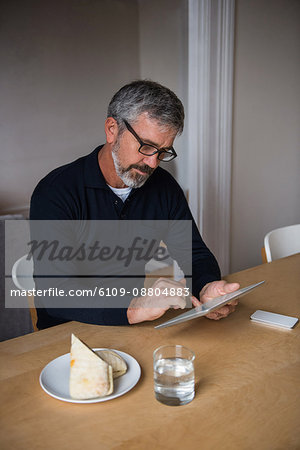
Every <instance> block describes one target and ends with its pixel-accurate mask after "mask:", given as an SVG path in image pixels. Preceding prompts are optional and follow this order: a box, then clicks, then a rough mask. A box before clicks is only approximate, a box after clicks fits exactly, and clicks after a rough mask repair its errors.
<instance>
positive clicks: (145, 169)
mask: <svg viewBox="0 0 300 450" xmlns="http://www.w3.org/2000/svg"><path fill="white" fill-rule="evenodd" d="M130 169H138V170H141V171H142V172H145V173H146V174H147V175H151V174H152V173H153V172H154V170H155V169H152V167H149V166H147V165H146V164H143V165H138V164H131V165H130V166H128V167H127V169H126V172H128V171H129V170H130Z"/></svg>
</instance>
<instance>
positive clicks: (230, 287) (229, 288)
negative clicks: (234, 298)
mask: <svg viewBox="0 0 300 450" xmlns="http://www.w3.org/2000/svg"><path fill="white" fill-rule="evenodd" d="M239 287H240V285H239V283H225V284H224V285H223V291H224V294H229V293H230V292H234V291H237V290H238V289H239Z"/></svg>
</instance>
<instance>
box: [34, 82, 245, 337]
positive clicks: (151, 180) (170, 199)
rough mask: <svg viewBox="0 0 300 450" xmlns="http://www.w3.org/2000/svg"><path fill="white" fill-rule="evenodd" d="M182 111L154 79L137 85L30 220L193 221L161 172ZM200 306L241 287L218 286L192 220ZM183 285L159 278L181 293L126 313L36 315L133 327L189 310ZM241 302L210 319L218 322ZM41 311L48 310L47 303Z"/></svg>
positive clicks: (135, 304) (43, 319)
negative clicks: (99, 139) (101, 139)
mask: <svg viewBox="0 0 300 450" xmlns="http://www.w3.org/2000/svg"><path fill="white" fill-rule="evenodd" d="M183 123H184V109H183V106H182V103H181V102H180V100H179V99H178V98H177V97H176V95H175V94H174V93H173V92H172V91H170V90H169V89H167V88H166V87H164V86H161V85H160V84H158V83H154V82H152V81H142V80H141V81H134V82H132V83H130V84H128V85H126V86H124V87H122V88H121V89H120V90H119V91H118V92H117V93H116V94H115V95H114V97H113V98H112V100H111V102H110V104H109V107H108V113H107V119H106V121H105V134H106V143H105V144H104V145H103V146H99V147H97V148H96V149H95V150H94V151H93V152H92V153H91V154H90V155H88V156H85V157H83V158H80V159H78V160H76V161H74V162H73V163H70V164H67V165H66V166H63V167H60V168H58V169H56V170H54V171H52V172H51V173H50V174H48V175H47V176H46V177H45V178H44V179H43V180H42V181H41V182H40V183H39V184H38V186H37V187H36V189H35V191H34V193H33V196H32V200H31V213H30V218H31V219H32V220H38V219H39V220H54V219H56V220H192V216H191V213H190V210H189V207H188V205H187V202H186V200H185V197H184V195H183V192H182V190H181V188H180V187H179V185H178V184H177V183H176V181H175V180H174V178H173V177H172V176H171V175H170V174H169V173H168V172H167V171H165V170H164V169H162V168H161V167H159V166H160V163H161V161H163V162H166V163H167V162H168V161H171V160H172V159H174V158H175V157H176V156H177V154H176V152H175V150H174V148H173V143H174V140H175V137H176V136H177V135H178V134H180V133H181V132H182V130H183ZM192 241H193V242H192V243H193V250H192V262H193V275H192V277H193V294H194V295H193V296H192V297H191V301H192V303H193V305H194V306H197V305H199V304H200V302H206V301H208V300H209V299H211V298H214V297H218V296H219V295H223V294H226V293H229V292H232V291H235V290H236V289H238V288H239V285H238V284H237V283H226V282H225V281H222V280H220V271H219V267H218V264H217V262H216V260H215V258H214V256H213V255H212V253H211V252H210V251H209V250H208V248H207V247H206V245H205V244H204V242H203V241H202V239H201V236H200V234H199V232H198V230H197V228H196V226H195V223H194V221H193V236H192ZM182 283H184V282H183V281H182V282H181V283H180V282H176V281H173V280H170V279H164V278H163V279H160V280H157V281H156V282H155V285H154V287H158V288H159V289H160V291H161V292H163V291H165V290H166V289H167V290H168V289H171V288H175V289H177V290H178V291H176V292H178V295H172V296H168V295H161V296H158V295H150V294H149V295H144V296H136V297H133V298H132V299H131V301H130V303H129V304H128V307H126V308H108V309H105V310H103V309H100V308H99V310H98V311H97V310H95V309H93V310H89V309H85V310H81V309H78V308H77V309H72V308H64V309H61V308H57V309H54V310H53V309H51V308H49V309H47V310H45V309H44V308H41V309H40V310H39V309H38V315H39V321H38V327H39V328H44V327H47V326H50V325H54V324H57V323H61V322H64V321H66V320H79V321H84V322H89V323H98V324H105V325H121V324H135V323H138V322H142V321H146V320H154V319H157V318H159V317H161V316H162V315H163V314H164V313H165V312H166V311H167V310H168V309H169V308H170V307H174V308H184V307H185V305H186V301H185V298H184V296H182V295H181V294H180V292H181V291H180V289H179V287H182ZM236 304H237V302H236V301H234V302H232V303H231V304H228V305H226V306H223V307H222V308H220V309H219V310H217V311H214V312H212V313H210V314H209V315H208V316H207V317H209V318H210V319H215V320H219V319H220V318H223V317H226V316H227V315H228V314H229V313H230V312H232V311H234V309H235V306H236ZM41 306H43V305H41Z"/></svg>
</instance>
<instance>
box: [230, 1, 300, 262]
mask: <svg viewBox="0 0 300 450" xmlns="http://www.w3.org/2000/svg"><path fill="white" fill-rule="evenodd" d="M236 6H237V10H236V53H235V84H234V90H235V98H234V126H233V140H234V145H233V178H232V233H231V240H232V241H231V271H236V270H241V269H243V268H245V267H250V266H253V265H256V264H260V262H261V257H260V249H261V247H262V245H263V237H264V235H265V234H266V233H267V232H268V231H270V230H272V229H274V228H277V227H281V226H285V225H291V224H293V223H299V222H300V201H299V199H300V179H299V173H300V170H299V169H300V152H299V129H300V127H299V124H300V90H299V80H300V60H299V43H300V33H299V24H300V20H299V19H300V2H299V1H298V0H272V1H269V0H251V1H249V0H238V1H237V5H236Z"/></svg>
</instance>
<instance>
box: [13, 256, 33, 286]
mask: <svg viewBox="0 0 300 450" xmlns="http://www.w3.org/2000/svg"><path fill="white" fill-rule="evenodd" d="M11 276H12V279H13V282H14V283H15V285H16V286H17V288H19V289H24V290H25V291H29V290H32V289H34V287H35V284H34V279H33V260H32V258H31V259H27V255H24V256H22V258H20V259H18V260H17V261H16V262H15V263H14V265H13V268H12V271H11Z"/></svg>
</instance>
